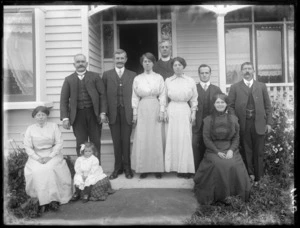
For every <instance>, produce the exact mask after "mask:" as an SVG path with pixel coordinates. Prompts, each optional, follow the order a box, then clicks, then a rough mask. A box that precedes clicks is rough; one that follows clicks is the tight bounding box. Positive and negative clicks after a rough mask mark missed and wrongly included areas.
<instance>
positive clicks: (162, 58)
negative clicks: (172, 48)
mask: <svg viewBox="0 0 300 228" xmlns="http://www.w3.org/2000/svg"><path fill="white" fill-rule="evenodd" d="M160 59H161V60H162V61H164V62H167V61H169V60H170V59H171V56H168V57H161V58H160Z"/></svg>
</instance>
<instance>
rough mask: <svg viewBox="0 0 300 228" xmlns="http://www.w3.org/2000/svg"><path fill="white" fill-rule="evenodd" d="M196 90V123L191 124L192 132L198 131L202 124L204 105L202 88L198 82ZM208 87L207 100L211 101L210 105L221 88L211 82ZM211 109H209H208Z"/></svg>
mask: <svg viewBox="0 0 300 228" xmlns="http://www.w3.org/2000/svg"><path fill="white" fill-rule="evenodd" d="M196 86H197V92H198V110H197V112H196V125H195V126H193V134H197V133H200V129H201V126H202V124H203V106H204V92H205V91H204V89H203V88H202V86H201V85H200V83H197V85H196ZM208 89H209V90H210V92H209V100H210V102H211V107H212V105H213V104H212V98H213V96H214V95H215V94H217V93H222V91H221V89H220V88H219V87H218V86H216V85H213V84H210V85H209V87H208ZM210 111H211V110H210Z"/></svg>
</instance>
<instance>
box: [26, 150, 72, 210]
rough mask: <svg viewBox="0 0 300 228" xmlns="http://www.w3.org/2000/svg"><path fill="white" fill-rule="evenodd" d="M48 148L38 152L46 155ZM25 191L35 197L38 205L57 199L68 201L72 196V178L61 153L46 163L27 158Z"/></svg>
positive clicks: (62, 201)
mask: <svg viewBox="0 0 300 228" xmlns="http://www.w3.org/2000/svg"><path fill="white" fill-rule="evenodd" d="M49 154H50V151H49V150H45V151H41V152H38V155H40V156H42V157H47V156H48V155H49ZM24 174H25V181H26V193H27V195H29V196H30V197H36V198H38V200H39V204H40V205H45V204H49V203H50V202H51V201H58V202H60V203H61V204H65V203H68V202H69V200H70V199H71V197H72V179H71V173H70V170H69V167H68V165H67V163H66V161H65V160H64V159H63V156H62V155H61V154H59V155H56V156H55V157H54V158H52V159H51V160H50V161H48V162H47V163H46V164H41V163H39V162H38V161H36V160H34V159H32V158H30V157H29V158H28V161H27V163H26V165H25V168H24Z"/></svg>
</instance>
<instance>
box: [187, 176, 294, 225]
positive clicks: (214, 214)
mask: <svg viewBox="0 0 300 228" xmlns="http://www.w3.org/2000/svg"><path fill="white" fill-rule="evenodd" d="M284 184H285V185H286V180H285V181H284ZM292 189H293V180H292V179H290V185H289V186H284V185H282V184H281V183H280V180H278V178H276V177H270V176H268V175H265V176H264V177H263V178H262V179H261V181H260V184H259V186H256V187H252V189H251V196H250V201H249V202H247V203H245V202H243V201H241V200H240V199H239V198H238V197H229V198H228V200H229V201H230V203H231V205H230V206H225V205H221V204H220V205H214V206H212V205H199V207H198V209H197V211H196V212H195V213H194V214H193V215H192V216H191V218H190V219H189V220H187V221H186V224H188V225H293V224H294V212H293V197H292V193H291V191H292Z"/></svg>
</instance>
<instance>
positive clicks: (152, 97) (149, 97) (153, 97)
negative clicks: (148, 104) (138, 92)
mask: <svg viewBox="0 0 300 228" xmlns="http://www.w3.org/2000/svg"><path fill="white" fill-rule="evenodd" d="M142 99H157V96H148V97H142Z"/></svg>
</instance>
